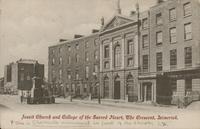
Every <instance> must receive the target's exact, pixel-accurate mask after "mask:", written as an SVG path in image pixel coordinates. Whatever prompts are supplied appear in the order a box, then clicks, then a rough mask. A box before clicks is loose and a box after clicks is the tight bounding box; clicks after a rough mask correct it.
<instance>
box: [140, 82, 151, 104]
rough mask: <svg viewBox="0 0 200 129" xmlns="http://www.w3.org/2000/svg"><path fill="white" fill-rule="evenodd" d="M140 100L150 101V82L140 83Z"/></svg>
mask: <svg viewBox="0 0 200 129" xmlns="http://www.w3.org/2000/svg"><path fill="white" fill-rule="evenodd" d="M142 101H143V102H147V101H152V83H151V82H145V83H143V84H142Z"/></svg>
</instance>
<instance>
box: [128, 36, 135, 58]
mask: <svg viewBox="0 0 200 129" xmlns="http://www.w3.org/2000/svg"><path fill="white" fill-rule="evenodd" d="M133 47H134V43H133V39H128V40H127V54H133V49H134V48H133Z"/></svg>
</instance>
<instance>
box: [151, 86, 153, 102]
mask: <svg viewBox="0 0 200 129" xmlns="http://www.w3.org/2000/svg"><path fill="white" fill-rule="evenodd" d="M151 101H152V102H154V85H153V83H151Z"/></svg>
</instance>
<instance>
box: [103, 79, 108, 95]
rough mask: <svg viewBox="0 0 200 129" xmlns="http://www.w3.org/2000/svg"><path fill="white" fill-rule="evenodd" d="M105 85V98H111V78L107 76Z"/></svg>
mask: <svg viewBox="0 0 200 129" xmlns="http://www.w3.org/2000/svg"><path fill="white" fill-rule="evenodd" d="M103 86H104V88H103V89H104V92H103V93H104V98H109V78H108V77H107V76H106V77H105V78H104V83H103Z"/></svg>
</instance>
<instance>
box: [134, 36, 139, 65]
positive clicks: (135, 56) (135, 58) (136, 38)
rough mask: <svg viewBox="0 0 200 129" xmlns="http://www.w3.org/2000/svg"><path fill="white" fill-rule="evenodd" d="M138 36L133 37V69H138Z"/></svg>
mask: <svg viewBox="0 0 200 129" xmlns="http://www.w3.org/2000/svg"><path fill="white" fill-rule="evenodd" d="M138 56H139V55H138V35H135V37H134V58H133V59H134V62H135V63H134V67H138V59H139V58H138Z"/></svg>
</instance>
